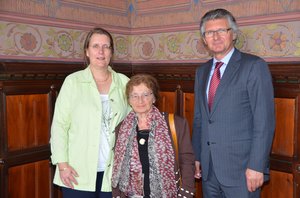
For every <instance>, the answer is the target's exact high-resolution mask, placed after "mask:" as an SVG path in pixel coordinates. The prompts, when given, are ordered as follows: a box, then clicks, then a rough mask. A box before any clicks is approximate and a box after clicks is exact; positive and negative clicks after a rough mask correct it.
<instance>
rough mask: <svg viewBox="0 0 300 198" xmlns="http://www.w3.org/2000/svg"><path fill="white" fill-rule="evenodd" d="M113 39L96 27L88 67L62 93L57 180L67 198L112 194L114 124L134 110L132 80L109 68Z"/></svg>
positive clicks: (55, 139)
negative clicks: (129, 97)
mask: <svg viewBox="0 0 300 198" xmlns="http://www.w3.org/2000/svg"><path fill="white" fill-rule="evenodd" d="M113 52H114V45H113V39H112V36H111V34H110V33H109V32H107V31H106V30H104V29H102V28H94V29H92V30H91V31H90V32H89V33H88V34H87V37H86V40H85V43H84V55H85V60H86V62H87V65H88V66H87V68H86V69H84V70H82V71H78V72H75V73H73V74H71V75H69V76H68V77H67V78H66V79H65V81H64V83H63V85H62V87H61V90H60V92H59V95H58V97H57V100H56V104H55V111H54V116H53V122H52V127H51V140H50V143H51V152H52V156H51V159H52V163H53V164H55V165H56V173H55V177H54V183H55V184H57V185H59V186H61V187H62V192H63V197H64V198H69V197H70V198H71V197H72V198H76V197H95V198H96V197H97V198H103V197H104V198H108V197H112V195H111V174H112V163H113V152H112V149H113V146H114V142H115V134H114V128H115V127H116V126H117V125H118V124H119V122H120V121H121V120H122V119H123V118H124V117H125V116H126V115H127V113H128V112H129V111H130V106H129V105H128V103H127V100H126V97H125V86H126V83H127V81H128V80H129V79H128V78H127V77H126V76H125V75H123V74H120V73H116V72H115V71H114V70H112V68H111V67H110V66H109V63H110V60H111V58H112V55H113Z"/></svg>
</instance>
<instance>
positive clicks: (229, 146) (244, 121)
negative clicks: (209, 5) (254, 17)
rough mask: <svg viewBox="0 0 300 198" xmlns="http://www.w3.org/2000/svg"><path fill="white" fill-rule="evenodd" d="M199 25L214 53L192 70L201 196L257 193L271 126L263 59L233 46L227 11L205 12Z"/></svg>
mask: <svg viewBox="0 0 300 198" xmlns="http://www.w3.org/2000/svg"><path fill="white" fill-rule="evenodd" d="M200 31H201V35H202V38H203V41H204V43H205V44H206V46H207V48H208V49H209V51H210V53H211V54H212V55H213V58H212V59H211V60H209V61H208V62H206V63H205V64H203V65H202V66H200V67H199V68H197V71H196V76H195V109H194V110H195V115H194V123H193V147H194V151H195V155H196V162H195V164H196V171H195V177H196V178H200V177H201V176H202V185H203V186H202V187H203V194H204V197H206V198H214V197H222V198H224V197H226V198H246V197H260V187H261V186H262V184H263V182H264V180H266V179H267V176H268V175H269V154H270V149H271V145H272V140H273V135H274V128H275V113H274V94H273V85H272V78H271V75H270V71H269V69H268V65H267V64H266V62H265V61H264V60H263V59H261V58H259V57H257V56H254V55H250V54H246V53H242V52H240V51H239V50H238V49H236V48H234V43H235V40H236V38H237V31H238V28H237V24H236V20H235V18H234V17H233V15H232V14H231V13H230V12H229V11H227V10H224V9H216V10H211V11H209V12H207V13H206V14H205V15H204V16H203V17H202V19H201V22H200ZM218 62H221V63H218ZM216 65H217V66H216ZM200 165H201V168H200Z"/></svg>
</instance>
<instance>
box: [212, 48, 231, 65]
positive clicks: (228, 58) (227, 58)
mask: <svg viewBox="0 0 300 198" xmlns="http://www.w3.org/2000/svg"><path fill="white" fill-rule="evenodd" d="M234 50H235V48H234V47H233V48H232V49H231V50H230V51H229V53H228V54H226V56H225V57H224V58H222V60H217V59H216V58H214V64H213V65H215V64H216V62H220V61H221V62H223V63H224V64H225V65H227V64H228V62H229V60H230V58H231V56H232V54H233V52H234Z"/></svg>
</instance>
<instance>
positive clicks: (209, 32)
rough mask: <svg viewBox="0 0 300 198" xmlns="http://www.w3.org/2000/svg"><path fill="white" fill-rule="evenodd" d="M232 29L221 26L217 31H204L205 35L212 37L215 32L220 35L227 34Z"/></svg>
mask: <svg viewBox="0 0 300 198" xmlns="http://www.w3.org/2000/svg"><path fill="white" fill-rule="evenodd" d="M230 30H232V28H227V29H225V28H221V29H218V30H215V31H207V32H204V33H203V36H205V37H206V38H211V37H213V36H214V34H215V33H217V34H218V35H219V36H225V35H226V34H227V33H228V31H230Z"/></svg>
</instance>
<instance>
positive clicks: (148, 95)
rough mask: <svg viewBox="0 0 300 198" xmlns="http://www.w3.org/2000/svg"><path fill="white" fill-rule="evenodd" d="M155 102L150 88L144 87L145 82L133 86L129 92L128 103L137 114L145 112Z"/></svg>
mask: <svg viewBox="0 0 300 198" xmlns="http://www.w3.org/2000/svg"><path fill="white" fill-rule="evenodd" d="M154 102H155V98H154V96H153V93H152V90H151V89H149V88H148V87H146V85H145V84H143V83H142V84H140V85H137V86H133V88H132V91H131V93H130V94H129V104H130V105H131V107H132V109H133V111H134V112H136V113H137V114H147V113H148V112H149V111H150V110H151V108H152V104H153V103H154Z"/></svg>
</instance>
